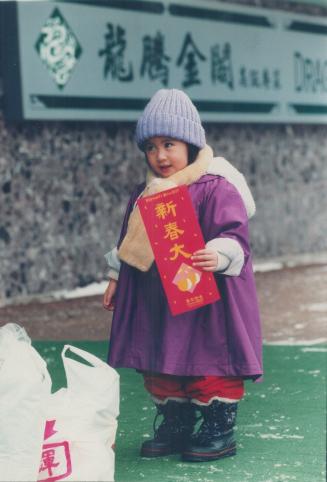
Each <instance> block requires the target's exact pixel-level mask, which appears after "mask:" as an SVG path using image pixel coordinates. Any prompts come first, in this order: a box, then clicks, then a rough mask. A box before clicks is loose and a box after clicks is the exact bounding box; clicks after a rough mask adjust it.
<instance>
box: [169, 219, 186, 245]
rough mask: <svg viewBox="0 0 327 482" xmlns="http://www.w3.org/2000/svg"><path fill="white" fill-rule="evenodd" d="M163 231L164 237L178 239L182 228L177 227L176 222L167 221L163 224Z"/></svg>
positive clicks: (182, 231)
mask: <svg viewBox="0 0 327 482" xmlns="http://www.w3.org/2000/svg"><path fill="white" fill-rule="evenodd" d="M164 227H165V232H166V236H165V239H167V238H169V239H170V240H171V241H173V240H174V239H178V238H179V236H181V235H182V234H183V233H184V230H183V229H179V228H178V227H177V223H168V224H165V226H164Z"/></svg>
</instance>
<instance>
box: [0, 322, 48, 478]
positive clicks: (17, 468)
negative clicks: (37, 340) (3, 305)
mask: <svg viewBox="0 0 327 482" xmlns="http://www.w3.org/2000/svg"><path fill="white" fill-rule="evenodd" d="M50 392H51V379H50V376H49V374H48V370H47V367H46V363H45V362H44V360H43V359H42V358H41V357H40V355H39V354H38V353H37V351H36V350H35V349H34V348H33V347H32V346H31V340H30V338H29V337H28V336H27V334H26V332H25V330H24V328H22V327H20V326H19V325H16V324H14V323H8V324H7V325H5V326H3V327H2V328H0V480H2V481H10V482H16V481H36V480H37V476H38V470H39V464H40V450H41V447H42V441H43V431H44V420H45V412H44V410H45V406H46V401H47V400H48V397H49V394H50Z"/></svg>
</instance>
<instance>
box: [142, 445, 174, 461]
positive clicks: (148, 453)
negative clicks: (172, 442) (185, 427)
mask: <svg viewBox="0 0 327 482" xmlns="http://www.w3.org/2000/svg"><path fill="white" fill-rule="evenodd" d="M180 452H181V450H172V449H170V450H161V449H155V448H154V449H142V450H141V452H140V456H141V457H146V458H151V459H152V458H154V457H165V456H167V455H173V454H177V453H180Z"/></svg>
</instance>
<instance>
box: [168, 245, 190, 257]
mask: <svg viewBox="0 0 327 482" xmlns="http://www.w3.org/2000/svg"><path fill="white" fill-rule="evenodd" d="M183 248H184V244H177V243H175V244H174V246H173V247H172V248H171V249H170V250H169V252H170V253H174V255H173V256H172V257H171V258H169V259H170V260H171V261H175V259H177V257H178V255H182V256H184V258H190V257H191V256H192V254H191V253H187V252H186V251H183Z"/></svg>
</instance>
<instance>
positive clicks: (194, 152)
mask: <svg viewBox="0 0 327 482" xmlns="http://www.w3.org/2000/svg"><path fill="white" fill-rule="evenodd" d="M199 150H200V149H199V148H198V147H197V146H194V145H193V144H187V152H188V163H189V164H192V162H194V161H195V159H196V158H197V157H198V154H199Z"/></svg>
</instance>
